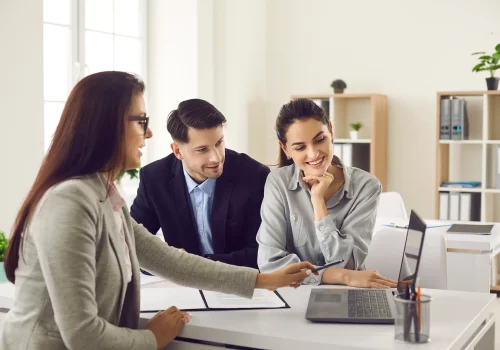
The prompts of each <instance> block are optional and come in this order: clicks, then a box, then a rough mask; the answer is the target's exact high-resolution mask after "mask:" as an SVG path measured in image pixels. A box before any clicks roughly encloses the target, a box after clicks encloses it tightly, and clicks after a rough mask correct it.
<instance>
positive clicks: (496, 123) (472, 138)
mask: <svg viewBox="0 0 500 350" xmlns="http://www.w3.org/2000/svg"><path fill="white" fill-rule="evenodd" d="M452 96H455V97H460V98H465V99H466V100H467V110H468V118H469V139H468V140H441V139H440V118H441V100H442V99H443V98H450V97H452ZM436 102H437V103H436V109H437V118H436V126H437V128H436V130H437V134H436V143H437V157H436V162H437V164H436V192H435V194H436V195H435V201H436V206H435V217H436V218H438V217H439V192H472V193H481V221H494V222H498V221H500V189H497V188H496V187H497V186H496V172H495V170H496V166H497V165H496V159H495V157H496V154H495V153H496V147H497V146H498V145H500V91H443V92H438V93H437V101H436ZM446 181H480V182H481V187H480V188H448V187H440V185H441V183H443V182H446Z"/></svg>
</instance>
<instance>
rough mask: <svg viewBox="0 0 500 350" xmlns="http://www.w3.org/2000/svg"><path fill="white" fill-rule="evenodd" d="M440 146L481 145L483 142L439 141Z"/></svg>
mask: <svg viewBox="0 0 500 350" xmlns="http://www.w3.org/2000/svg"><path fill="white" fill-rule="evenodd" d="M439 143H440V144H442V145H481V144H483V143H484V141H483V140H439Z"/></svg>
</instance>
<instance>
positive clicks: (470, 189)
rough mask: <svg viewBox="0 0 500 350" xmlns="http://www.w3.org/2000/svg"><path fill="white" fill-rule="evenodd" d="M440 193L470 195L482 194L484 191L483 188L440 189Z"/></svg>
mask: <svg viewBox="0 0 500 350" xmlns="http://www.w3.org/2000/svg"><path fill="white" fill-rule="evenodd" d="M439 192H470V193H481V192H483V190H482V189H481V188H477V187H472V188H465V187H463V188H462V187H439Z"/></svg>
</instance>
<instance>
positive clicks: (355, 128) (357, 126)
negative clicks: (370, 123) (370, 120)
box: [349, 123, 363, 140]
mask: <svg viewBox="0 0 500 350" xmlns="http://www.w3.org/2000/svg"><path fill="white" fill-rule="evenodd" d="M350 125H351V129H352V130H351V131H349V134H350V135H351V140H357V139H358V132H359V129H361V128H362V127H363V124H362V123H352V124H350Z"/></svg>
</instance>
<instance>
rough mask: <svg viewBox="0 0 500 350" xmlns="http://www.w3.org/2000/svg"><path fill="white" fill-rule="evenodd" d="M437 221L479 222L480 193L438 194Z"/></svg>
mask: <svg viewBox="0 0 500 350" xmlns="http://www.w3.org/2000/svg"><path fill="white" fill-rule="evenodd" d="M439 220H455V221H459V220H460V221H480V220H481V193H477V192H476V193H470V192H461V193H458V192H439Z"/></svg>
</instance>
